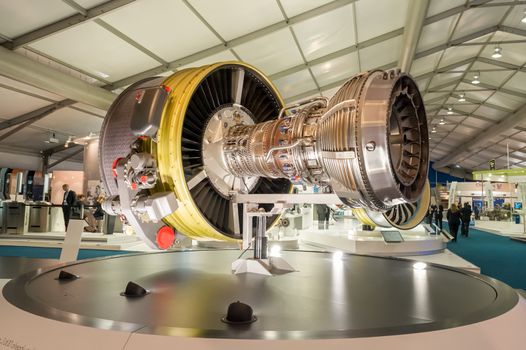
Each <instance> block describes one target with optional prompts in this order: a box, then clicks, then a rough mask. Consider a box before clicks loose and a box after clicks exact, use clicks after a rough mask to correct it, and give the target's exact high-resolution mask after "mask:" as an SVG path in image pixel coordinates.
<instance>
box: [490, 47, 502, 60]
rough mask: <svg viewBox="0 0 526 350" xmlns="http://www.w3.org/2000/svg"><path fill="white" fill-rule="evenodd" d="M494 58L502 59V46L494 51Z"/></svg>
mask: <svg viewBox="0 0 526 350" xmlns="http://www.w3.org/2000/svg"><path fill="white" fill-rule="evenodd" d="M491 57H492V58H501V57H502V48H501V47H500V46H495V49H494V50H493V54H492V55H491Z"/></svg>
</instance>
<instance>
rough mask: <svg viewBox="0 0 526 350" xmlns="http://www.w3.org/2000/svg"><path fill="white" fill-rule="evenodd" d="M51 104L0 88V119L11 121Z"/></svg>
mask: <svg viewBox="0 0 526 350" xmlns="http://www.w3.org/2000/svg"><path fill="white" fill-rule="evenodd" d="M50 104H51V103H50V102H49V101H46V100H42V99H40V98H36V97H32V96H29V95H26V94H21V93H18V92H15V91H12V90H8V89H4V88H0V106H2V108H0V118H2V119H11V118H14V117H17V116H19V115H22V114H25V113H29V112H31V111H34V110H36V109H39V108H41V107H44V106H48V105H50Z"/></svg>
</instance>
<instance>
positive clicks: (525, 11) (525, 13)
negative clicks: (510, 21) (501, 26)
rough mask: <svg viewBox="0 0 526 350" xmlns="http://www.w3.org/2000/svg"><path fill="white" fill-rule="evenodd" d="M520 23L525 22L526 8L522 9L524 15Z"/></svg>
mask: <svg viewBox="0 0 526 350" xmlns="http://www.w3.org/2000/svg"><path fill="white" fill-rule="evenodd" d="M521 22H522V23H526V10H524V16H523V17H522V19H521Z"/></svg>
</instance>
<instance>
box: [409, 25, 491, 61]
mask: <svg viewBox="0 0 526 350" xmlns="http://www.w3.org/2000/svg"><path fill="white" fill-rule="evenodd" d="M498 28H499V27H498V26H491V27H488V28H484V29H481V30H479V31H476V32H475V33H471V34H469V35H465V36H463V37H460V38H458V39H455V40H451V41H450V42H447V43H445V44H442V45H438V46H435V47H432V48H430V49H428V50H424V51H420V52H418V53H417V54H416V55H415V59H418V58H422V57H425V56H429V55H432V54H434V53H437V52H440V51H443V50H447V49H448V48H450V47H453V46H457V45H458V44H461V43H464V42H466V41H470V40H474V39H478V38H480V37H481V36H484V35H487V34H491V33H494V32H496V31H497V30H498ZM485 44H486V43H485V42H481V43H480V46H483V45H485Z"/></svg>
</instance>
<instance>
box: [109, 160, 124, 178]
mask: <svg viewBox="0 0 526 350" xmlns="http://www.w3.org/2000/svg"><path fill="white" fill-rule="evenodd" d="M121 159H122V158H116V159H115V160H114V161H113V164H112V165H111V172H112V173H113V177H117V163H119V160H121Z"/></svg>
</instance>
